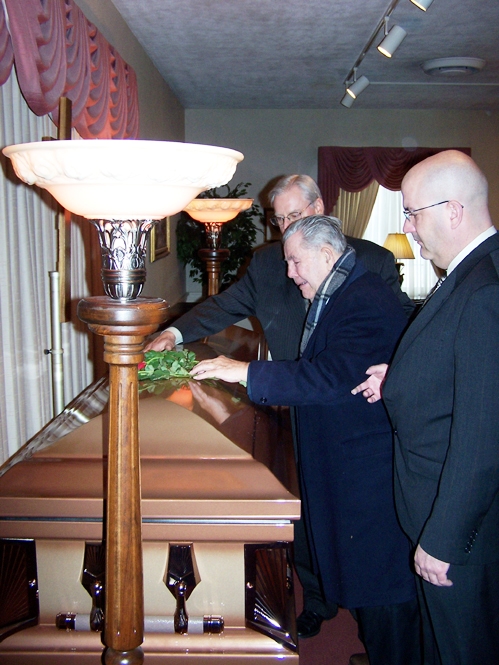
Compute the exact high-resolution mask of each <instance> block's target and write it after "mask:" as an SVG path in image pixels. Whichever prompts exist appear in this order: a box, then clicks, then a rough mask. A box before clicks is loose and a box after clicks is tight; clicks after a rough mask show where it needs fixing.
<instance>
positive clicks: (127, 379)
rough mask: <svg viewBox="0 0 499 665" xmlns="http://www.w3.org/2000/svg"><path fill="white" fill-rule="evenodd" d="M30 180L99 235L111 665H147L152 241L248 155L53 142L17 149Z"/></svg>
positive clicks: (88, 316)
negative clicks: (145, 294) (143, 386)
mask: <svg viewBox="0 0 499 665" xmlns="http://www.w3.org/2000/svg"><path fill="white" fill-rule="evenodd" d="M3 152H4V154H5V155H6V156H7V157H9V158H10V159H11V160H12V163H13V166H14V170H15V172H16V174H17V175H18V176H19V178H20V179H21V180H23V181H24V182H26V183H28V184H30V185H37V186H39V187H42V188H44V189H47V190H48V191H49V192H50V193H51V194H52V196H54V198H55V199H56V200H57V201H58V202H59V203H60V204H61V205H62V206H63V207H64V208H65V209H67V210H69V211H71V212H73V213H75V214H77V215H81V216H83V217H86V218H87V219H89V220H90V221H91V222H92V224H94V226H95V227H96V228H97V231H98V234H99V240H100V244H101V256H102V279H103V283H104V291H105V293H106V294H107V295H106V296H98V297H90V298H85V299H83V300H81V301H80V303H79V305H78V316H79V317H80V319H82V320H83V321H85V322H86V323H87V324H88V326H89V327H90V329H91V330H92V331H93V332H95V333H96V334H98V335H102V336H103V337H104V359H105V361H106V362H108V363H109V366H110V373H109V381H110V394H109V440H108V477H107V497H106V499H107V501H106V534H105V544H106V589H105V596H106V609H105V617H104V636H103V641H104V644H105V646H106V647H107V649H106V653H105V662H106V664H107V665H118V664H119V665H123V663H127V664H128V665H139V664H140V663H142V662H143V657H144V656H143V652H142V648H141V644H142V642H143V631H144V599H143V595H144V594H143V576H142V538H141V495H140V450H139V435H138V381H137V365H138V363H139V362H141V361H142V359H143V348H144V341H145V338H146V337H147V336H148V335H150V334H151V333H153V332H154V331H155V330H156V329H157V327H158V326H159V325H160V324H161V323H162V322H163V321H164V320H165V319H166V316H167V304H166V302H165V301H164V300H161V299H159V298H139V295H140V293H141V291H142V287H143V285H144V282H145V278H146V269H145V256H146V237H147V233H148V231H149V229H150V228H151V227H152V226H153V225H154V224H155V223H156V222H157V221H158V220H160V219H162V218H163V217H166V216H169V215H174V214H175V213H177V212H179V211H180V210H182V208H184V207H185V206H186V205H187V203H189V201H191V200H192V199H193V198H194V197H196V196H197V195H198V194H199V193H200V192H201V191H204V190H206V189H210V188H212V187H219V186H220V185H223V184H225V183H227V182H228V181H229V180H230V179H231V178H232V175H233V174H234V171H235V169H236V165H237V163H238V162H239V161H241V159H243V155H242V154H241V153H239V152H236V151H234V150H229V149H227V148H217V147H212V146H204V145H194V144H187V143H173V142H167V141H133V140H132V141H131V140H127V141H124V140H88V141H83V140H82V141H43V142H39V143H25V144H20V145H13V146H8V147H7V148H5V149H4V150H3Z"/></svg>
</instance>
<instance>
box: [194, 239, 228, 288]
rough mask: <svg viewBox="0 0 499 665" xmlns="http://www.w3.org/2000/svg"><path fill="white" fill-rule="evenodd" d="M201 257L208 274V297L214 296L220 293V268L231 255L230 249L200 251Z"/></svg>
mask: <svg viewBox="0 0 499 665" xmlns="http://www.w3.org/2000/svg"><path fill="white" fill-rule="evenodd" d="M198 254H199V257H200V258H201V259H202V261H204V263H205V264H206V271H207V273H208V296H214V295H216V294H217V293H218V292H219V291H220V266H221V264H222V261H225V259H226V258H227V257H228V256H229V255H230V250H228V249H200V250H199V252H198Z"/></svg>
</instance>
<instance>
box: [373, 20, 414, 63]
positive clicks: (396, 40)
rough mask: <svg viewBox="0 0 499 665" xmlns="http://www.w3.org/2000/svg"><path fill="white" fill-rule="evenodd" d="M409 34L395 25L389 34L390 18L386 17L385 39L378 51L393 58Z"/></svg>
mask: <svg viewBox="0 0 499 665" xmlns="http://www.w3.org/2000/svg"><path fill="white" fill-rule="evenodd" d="M406 35H407V32H406V31H405V30H404V28H402V27H401V26H400V25H394V26H393V27H392V29H391V30H390V32H388V16H386V17H385V38H384V39H383V41H382V42H381V44H380V45H379V46H378V51H379V52H380V53H382V54H383V55H384V56H386V57H387V58H391V57H392V55H393V54H394V53H395V51H396V50H397V49H398V47H399V46H400V44H402V42H403V41H404V39H405V36H406Z"/></svg>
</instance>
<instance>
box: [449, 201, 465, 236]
mask: <svg viewBox="0 0 499 665" xmlns="http://www.w3.org/2000/svg"><path fill="white" fill-rule="evenodd" d="M447 205H448V206H449V212H450V223H451V229H457V227H458V226H459V225H460V224H461V222H462V221H463V206H462V205H461V204H460V203H459V201H454V200H452V201H449V203H448V204H447Z"/></svg>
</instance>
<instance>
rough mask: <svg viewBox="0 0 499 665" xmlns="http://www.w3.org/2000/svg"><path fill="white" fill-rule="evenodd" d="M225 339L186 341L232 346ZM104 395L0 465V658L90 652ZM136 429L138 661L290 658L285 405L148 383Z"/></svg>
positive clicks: (79, 657) (200, 350)
mask: <svg viewBox="0 0 499 665" xmlns="http://www.w3.org/2000/svg"><path fill="white" fill-rule="evenodd" d="M237 336H239V337H240V339H236V341H234V339H231V340H230V341H229V342H227V339H226V338H225V337H224V336H221V337H218V336H214V337H212V338H210V339H209V340H208V341H206V342H205V343H204V344H201V343H198V344H192V345H189V348H190V349H191V350H194V351H195V352H196V354H197V356H198V357H199V358H201V357H207V356H209V355H214V350H215V352H221V351H222V352H225V353H226V354H231V355H236V356H237V353H233V351H234V349H235V348H237V349H238V351H239V352H240V355H239V357H241V352H242V354H243V356H244V332H241V333H237V335H236V337H237ZM241 336H242V337H241ZM227 343H229V346H230V348H227V347H226V346H224V345H226V344H227ZM107 397H108V385H107V379H105V378H104V379H101V380H99V381H97V382H95V383H94V384H92V385H91V386H89V387H88V388H87V389H86V390H84V391H83V392H82V393H81V394H80V395H79V396H78V397H77V398H76V399H75V400H73V402H71V403H70V404H69V405H68V406H67V407H66V409H65V410H64V411H63V412H62V413H61V414H60V415H59V416H57V417H56V418H55V419H54V420H53V421H51V422H50V423H49V424H48V425H47V426H46V427H45V428H44V429H43V430H42V431H41V432H40V433H39V434H38V435H37V436H35V437H34V438H33V439H31V440H30V441H29V442H28V443H27V444H26V445H25V446H24V447H23V448H21V449H20V450H19V451H18V452H17V453H16V454H15V455H14V456H13V457H11V458H10V460H8V461H7V462H6V463H5V464H4V466H3V467H1V468H0V474H1V475H0V603H1V607H0V640H1V641H0V662H1V663H2V664H5V665H10V664H16V665H17V664H30V665H31V664H38V663H44V664H45V663H46V664H48V663H50V664H53V663H54V664H57V663H69V662H71V663H78V664H79V663H95V664H96V663H100V662H101V658H102V652H103V648H104V647H103V644H102V641H101V632H100V630H101V629H102V622H103V621H105V617H103V607H104V605H103V595H104V593H105V570H104V568H105V565H104V563H103V562H104V556H103V554H104V544H103V502H104V499H103V497H104V496H105V487H104V486H105V478H106V473H105V466H106V443H105V442H106V440H107V429H108V418H107ZM139 432H140V446H141V478H142V541H143V562H144V608H145V638H144V643H143V645H142V646H143V650H144V655H145V662H153V661H154V662H168V663H172V664H174V663H177V662H179V661H180V659H182V662H183V661H184V660H185V659H186V658H187V659H190V660H191V661H193V662H195V663H196V664H199V665H203V664H205V663H206V664H208V663H209V664H211V665H213V664H214V663H218V662H219V661H221V662H223V663H229V664H230V663H235V664H237V665H243V664H246V663H256V662H258V663H259V664H260V663H261V664H264V663H271V662H272V663H274V662H275V661H276V660H279V661H284V662H293V663H297V662H298V654H297V639H296V626H295V612H294V595H293V575H292V570H291V564H290V551H289V550H290V543H291V541H292V540H293V520H296V519H298V517H299V500H298V499H297V498H296V485H295V480H294V476H293V473H294V468H293V466H292V440H291V435H290V427H289V416H288V414H287V411H286V410H285V409H273V408H270V407H267V408H261V407H257V406H255V405H252V404H251V403H250V402H249V400H248V399H247V397H246V391H245V389H244V388H243V387H242V386H228V385H227V384H221V383H220V382H216V383H215V382H203V383H202V384H198V383H197V382H196V383H195V385H194V384H193V383H192V382H189V383H188V384H187V385H180V386H179V385H178V383H176V382H175V381H160V382H155V383H154V385H153V384H152V382H150V383H149V384H148V385H143V386H142V391H141V394H140V400H139ZM290 490H291V491H290ZM179 581H180V582H181V583H182V584H181V585H180V586H179ZM179 589H181V592H179Z"/></svg>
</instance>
